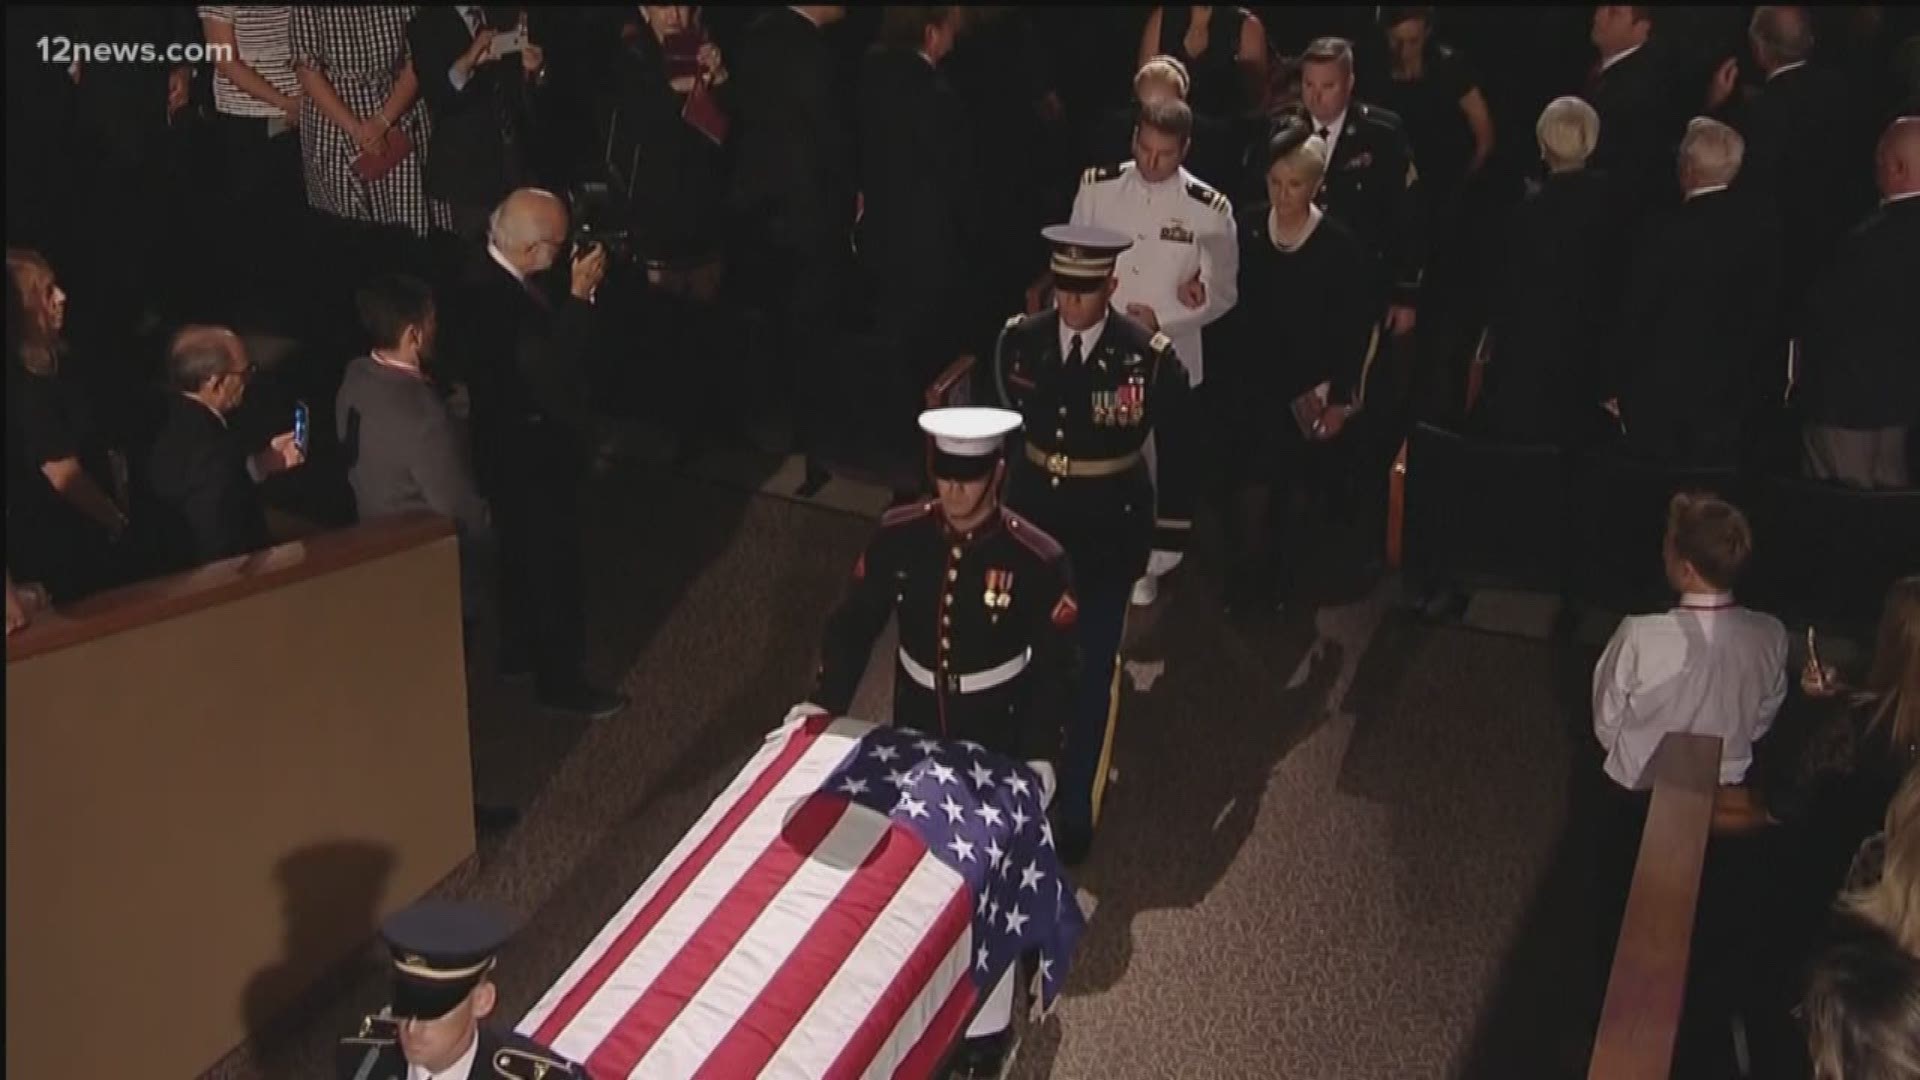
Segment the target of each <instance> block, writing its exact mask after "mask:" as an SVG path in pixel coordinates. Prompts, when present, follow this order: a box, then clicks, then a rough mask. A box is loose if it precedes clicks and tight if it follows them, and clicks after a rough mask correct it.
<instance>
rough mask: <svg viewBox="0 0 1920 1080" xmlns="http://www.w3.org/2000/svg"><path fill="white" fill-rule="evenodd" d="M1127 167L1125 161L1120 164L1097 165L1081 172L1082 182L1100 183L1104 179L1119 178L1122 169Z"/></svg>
mask: <svg viewBox="0 0 1920 1080" xmlns="http://www.w3.org/2000/svg"><path fill="white" fill-rule="evenodd" d="M1125 167H1126V163H1125V162H1122V163H1120V164H1118V165H1095V166H1094V167H1093V168H1091V169H1088V170H1087V171H1086V172H1083V173H1081V174H1080V182H1081V183H1082V184H1098V183H1100V182H1101V181H1104V180H1118V179H1120V171H1121V170H1122V169H1124V168H1125Z"/></svg>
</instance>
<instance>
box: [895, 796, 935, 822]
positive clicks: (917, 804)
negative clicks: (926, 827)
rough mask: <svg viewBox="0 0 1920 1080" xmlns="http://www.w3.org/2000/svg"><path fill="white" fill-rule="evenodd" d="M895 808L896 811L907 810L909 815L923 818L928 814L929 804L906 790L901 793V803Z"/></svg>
mask: <svg viewBox="0 0 1920 1080" xmlns="http://www.w3.org/2000/svg"><path fill="white" fill-rule="evenodd" d="M893 810H894V813H899V812H900V811H902V810H905V811H906V812H907V816H908V817H913V818H923V817H926V816H927V804H926V803H923V802H921V801H920V800H919V799H916V798H914V797H913V796H911V795H909V794H907V793H906V792H904V791H903V792H901V793H900V805H898V806H896V807H894V808H893Z"/></svg>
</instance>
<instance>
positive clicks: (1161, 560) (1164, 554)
mask: <svg viewBox="0 0 1920 1080" xmlns="http://www.w3.org/2000/svg"><path fill="white" fill-rule="evenodd" d="M1186 557H1187V555H1186V553H1185V552H1183V551H1155V552H1154V553H1153V554H1151V555H1149V556H1147V575H1148V576H1149V577H1165V576H1166V575H1168V574H1170V573H1172V572H1173V568H1174V567H1176V566H1179V565H1180V560H1182V559H1184V558H1186Z"/></svg>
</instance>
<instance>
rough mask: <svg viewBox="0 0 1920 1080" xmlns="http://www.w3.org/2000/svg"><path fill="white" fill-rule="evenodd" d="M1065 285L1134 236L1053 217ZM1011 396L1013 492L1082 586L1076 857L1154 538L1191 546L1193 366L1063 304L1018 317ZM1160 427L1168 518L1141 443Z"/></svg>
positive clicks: (1089, 820)
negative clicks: (1136, 589)
mask: <svg viewBox="0 0 1920 1080" xmlns="http://www.w3.org/2000/svg"><path fill="white" fill-rule="evenodd" d="M1045 235H1046V237H1047V239H1048V240H1049V242H1051V243H1052V245H1053V257H1052V268H1053V282H1054V288H1055V289H1056V290H1057V291H1059V292H1079V293H1087V292H1098V291H1100V290H1101V289H1102V288H1103V287H1104V286H1105V284H1106V282H1107V279H1108V278H1109V277H1110V276H1111V275H1112V274H1113V272H1114V268H1115V264H1116V262H1117V261H1118V257H1119V255H1120V252H1121V251H1122V250H1124V249H1125V248H1126V247H1127V245H1128V243H1129V241H1128V240H1127V238H1126V237H1124V236H1120V235H1118V234H1116V233H1113V232H1111V231H1108V230H1105V229H1098V228H1092V227H1086V226H1075V225H1066V226H1053V227H1051V228H1049V229H1047V230H1046V231H1045ZM996 377H997V378H998V379H999V380H1000V382H1001V385H1000V387H999V390H1000V393H1001V395H1002V397H1003V399H1004V400H1006V401H1008V402H1009V403H1011V404H1012V405H1013V407H1014V408H1017V409H1019V410H1020V412H1021V413H1022V415H1023V416H1024V417H1025V419H1026V432H1025V440H1026V445H1025V446H1024V447H1023V448H1022V450H1021V453H1020V455H1019V456H1018V457H1017V458H1016V459H1015V461H1014V466H1013V470H1012V482H1011V484H1010V486H1009V492H1008V499H1007V501H1008V503H1009V505H1011V506H1012V507H1013V508H1014V509H1015V510H1018V511H1019V512H1020V513H1022V514H1025V515H1026V516H1028V517H1029V518H1031V519H1033V521H1035V522H1036V523H1038V524H1039V525H1040V527H1041V528H1043V529H1045V530H1047V532H1048V534H1049V535H1052V536H1055V537H1058V538H1059V540H1060V543H1061V544H1062V545H1063V546H1064V547H1065V548H1066V551H1067V558H1068V559H1069V561H1071V563H1072V564H1073V574H1074V581H1075V583H1076V585H1077V586H1078V589H1079V597H1080V628H1081V629H1080V657H1081V689H1080V694H1079V698H1078V701H1077V703H1076V705H1075V708H1074V711H1073V717H1072V720H1071V722H1070V724H1069V727H1068V731H1067V752H1066V761H1065V768H1064V769H1062V771H1061V775H1060V793H1059V796H1058V798H1057V799H1056V801H1055V805H1054V809H1055V812H1056V817H1057V819H1058V825H1059V828H1058V829H1057V830H1056V835H1057V838H1058V840H1059V845H1060V852H1061V855H1062V857H1063V858H1065V859H1067V861H1068V862H1076V861H1078V860H1079V859H1080V858H1082V857H1084V854H1085V851H1086V848H1087V846H1088V845H1089V844H1091V840H1092V832H1093V828H1094V825H1095V824H1096V823H1097V821H1098V819H1099V814H1100V804H1101V798H1102V795H1103V793H1104V790H1105V782H1106V776H1107V771H1108V757H1109V754H1110V752H1111V748H1112V742H1113V728H1114V719H1115V716H1114V710H1115V706H1116V705H1117V702H1118V696H1117V693H1116V691H1117V685H1118V680H1119V664H1118V662H1117V661H1118V658H1119V650H1120V639H1121V635H1122V631H1123V630H1124V629H1125V621H1126V612H1127V603H1128V595H1129V592H1130V591H1131V589H1132V586H1133V583H1134V582H1135V581H1136V580H1137V579H1138V578H1139V577H1140V575H1141V574H1142V573H1143V572H1144V571H1145V570H1146V568H1147V559H1148V555H1149V554H1150V553H1151V552H1152V551H1153V550H1154V548H1155V547H1157V546H1161V545H1168V546H1170V547H1171V548H1172V549H1173V550H1175V551H1180V550H1184V548H1185V544H1186V538H1187V535H1188V533H1189V532H1190V531H1191V530H1190V528H1188V527H1186V526H1188V525H1189V524H1190V523H1191V521H1192V519H1193V478H1192V474H1191V463H1190V459H1189V432H1188V430H1187V421H1186V417H1187V410H1188V397H1189V393H1190V389H1189V386H1188V382H1187V372H1186V369H1185V367H1184V366H1182V363H1181V359H1180V356H1179V354H1178V353H1177V352H1176V350H1175V349H1174V346H1173V343H1172V341H1170V340H1168V338H1167V335H1166V334H1164V333H1153V332H1151V331H1149V330H1147V329H1146V328H1145V327H1143V326H1141V325H1140V324H1139V323H1137V322H1135V321H1134V320H1132V319H1130V318H1128V317H1127V316H1125V315H1122V314H1121V313H1120V312H1119V311H1117V310H1115V309H1114V308H1113V307H1112V306H1111V305H1109V306H1108V308H1107V310H1106V314H1105V315H1104V316H1103V317H1102V319H1101V321H1100V322H1099V323H1097V324H1096V325H1094V326H1091V327H1088V328H1085V329H1082V330H1074V329H1072V328H1071V327H1069V326H1067V325H1066V323H1065V322H1064V321H1062V319H1061V317H1060V313H1059V311H1058V310H1053V311H1048V312H1045V313H1043V314H1040V315H1035V316H1032V317H1016V318H1014V319H1013V320H1011V321H1010V322H1009V323H1008V326H1007V331H1006V334H1005V337H1004V339H1003V341H1002V343H1001V348H1000V355H999V356H998V357H997V359H996ZM1156 433H1157V438H1158V441H1159V454H1160V476H1159V492H1158V496H1159V515H1160V523H1161V524H1166V523H1168V522H1171V523H1172V525H1173V527H1172V528H1163V529H1160V530H1158V536H1156V521H1155V516H1154V499H1155V491H1154V485H1153V482H1152V481H1151V480H1149V478H1148V475H1147V466H1146V463H1145V461H1144V460H1143V459H1142V456H1141V448H1142V446H1143V445H1144V444H1145V443H1146V441H1147V436H1148V435H1150V434H1156Z"/></svg>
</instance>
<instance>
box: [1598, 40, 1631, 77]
mask: <svg viewBox="0 0 1920 1080" xmlns="http://www.w3.org/2000/svg"><path fill="white" fill-rule="evenodd" d="M1640 48H1641V47H1640V46H1638V45H1635V46H1633V47H1632V48H1630V49H1621V50H1620V51H1619V52H1617V53H1614V54H1613V55H1612V56H1609V57H1607V58H1606V59H1605V60H1602V61H1600V70H1601V71H1605V70H1607V69H1608V68H1610V67H1612V66H1613V65H1615V64H1617V63H1619V62H1620V61H1622V60H1625V59H1626V58H1627V57H1629V56H1632V55H1633V54H1634V53H1637V52H1639V51H1640Z"/></svg>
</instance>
